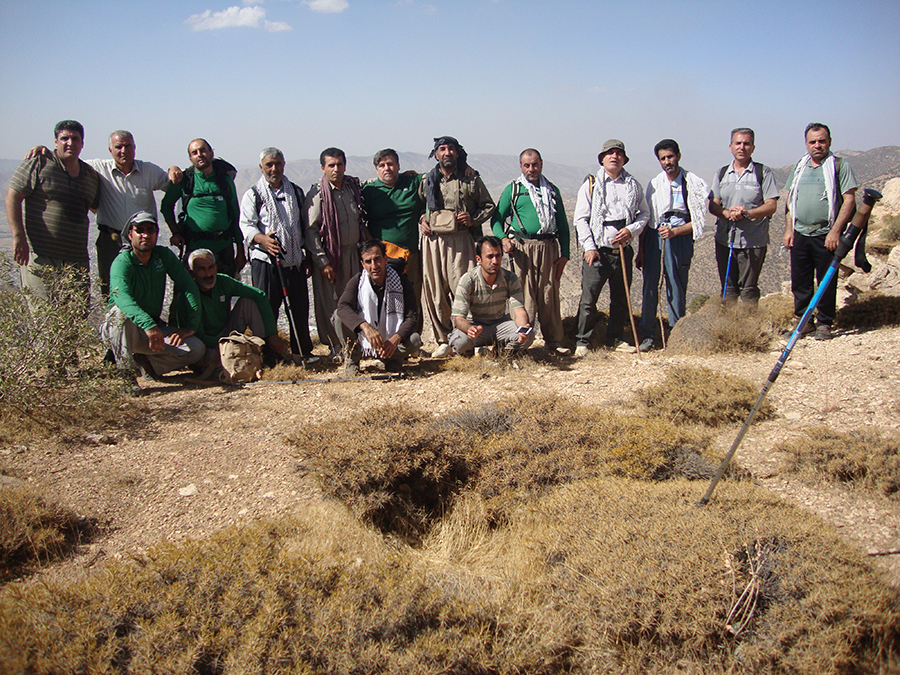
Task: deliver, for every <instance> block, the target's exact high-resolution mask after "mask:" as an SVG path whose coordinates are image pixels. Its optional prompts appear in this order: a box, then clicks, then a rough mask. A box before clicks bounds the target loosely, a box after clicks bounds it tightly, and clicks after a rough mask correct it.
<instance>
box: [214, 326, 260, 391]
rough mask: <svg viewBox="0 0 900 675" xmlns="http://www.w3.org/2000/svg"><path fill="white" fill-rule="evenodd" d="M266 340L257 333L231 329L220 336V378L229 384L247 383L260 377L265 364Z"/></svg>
mask: <svg viewBox="0 0 900 675" xmlns="http://www.w3.org/2000/svg"><path fill="white" fill-rule="evenodd" d="M265 344H266V341H265V340H263V339H262V338H261V337H256V336H255V335H244V334H243V333H238V332H237V331H231V335H226V336H225V337H223V338H219V360H220V361H221V362H222V368H223V370H224V372H223V373H222V375H221V377H220V379H221V380H222V381H223V382H225V383H227V384H245V383H247V382H253V381H254V380H258V379H259V378H260V375H261V373H260V371H261V370H262V366H263V346H264V345H265Z"/></svg>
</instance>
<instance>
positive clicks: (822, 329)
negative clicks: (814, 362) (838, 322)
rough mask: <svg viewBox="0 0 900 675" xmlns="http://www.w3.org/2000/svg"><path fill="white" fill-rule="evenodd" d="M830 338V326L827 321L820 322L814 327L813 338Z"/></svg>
mask: <svg viewBox="0 0 900 675" xmlns="http://www.w3.org/2000/svg"><path fill="white" fill-rule="evenodd" d="M830 339H831V326H829V325H828V324H827V323H820V324H819V325H818V326H817V327H816V334H815V335H813V340H830Z"/></svg>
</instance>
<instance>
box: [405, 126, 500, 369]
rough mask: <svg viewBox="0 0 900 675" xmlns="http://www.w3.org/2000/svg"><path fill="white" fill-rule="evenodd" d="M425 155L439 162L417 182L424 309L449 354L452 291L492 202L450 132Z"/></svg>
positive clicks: (439, 352)
mask: <svg viewBox="0 0 900 675" xmlns="http://www.w3.org/2000/svg"><path fill="white" fill-rule="evenodd" d="M429 157H434V158H435V159H436V160H437V164H436V165H435V167H434V168H433V169H432V170H431V171H430V172H428V174H427V175H426V176H425V179H424V180H423V181H422V182H421V183H420V184H419V194H420V196H421V197H422V199H423V200H424V201H425V207H426V212H425V216H424V217H423V220H422V221H421V224H420V228H419V229H420V231H421V232H422V276H423V284H422V311H423V312H424V313H425V315H426V316H427V317H428V319H429V321H430V323H431V329H432V331H433V333H434V339H435V342H437V343H438V348H437V349H436V350H435V352H434V354H432V356H435V357H442V356H447V355H449V354H450V345H449V344H448V338H449V335H450V331H451V330H453V325H452V323H451V308H452V302H453V294H454V293H455V292H456V287H457V285H458V284H459V280H460V279H461V278H462V276H463V275H464V274H465V273H466V272H468V271H469V270H470V269H471V268H472V267H474V266H475V239H477V238H479V237H480V236H481V224H482V223H483V222H484V221H486V220H488V219H489V218H490V217H491V214H492V213H493V212H494V200H493V199H492V198H491V195H490V193H489V192H488V190H487V188H486V187H485V186H484V183H483V182H482V180H481V178H479V177H478V176H467V175H466V167H467V164H466V157H467V155H466V151H465V149H463V147H462V146H461V145H460V144H459V141H457V140H456V139H455V138H453V137H452V136H440V137H438V138H435V139H434V148H433V149H432V151H431V154H430V155H429Z"/></svg>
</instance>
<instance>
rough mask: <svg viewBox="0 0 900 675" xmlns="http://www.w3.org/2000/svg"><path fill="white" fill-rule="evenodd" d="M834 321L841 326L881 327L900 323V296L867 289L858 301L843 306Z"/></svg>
mask: <svg viewBox="0 0 900 675" xmlns="http://www.w3.org/2000/svg"><path fill="white" fill-rule="evenodd" d="M834 322H835V323H836V324H837V325H838V326H840V327H841V328H880V327H882V326H897V325H900V297H897V296H892V295H882V294H881V293H878V292H877V291H866V292H864V293H861V294H860V295H859V298H858V299H857V301H856V302H852V303H850V304H849V305H844V306H843V307H841V308H840V309H839V310H838V311H837V314H836V315H835V318H834Z"/></svg>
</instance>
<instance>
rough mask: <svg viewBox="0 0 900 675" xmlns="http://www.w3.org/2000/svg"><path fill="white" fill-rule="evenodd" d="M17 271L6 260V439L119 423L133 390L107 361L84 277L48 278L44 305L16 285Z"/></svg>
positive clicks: (2, 328) (2, 427)
mask: <svg viewBox="0 0 900 675" xmlns="http://www.w3.org/2000/svg"><path fill="white" fill-rule="evenodd" d="M13 269H14V268H13V264H12V261H11V260H10V259H9V258H8V257H7V256H5V255H0V280H2V282H0V439H4V440H7V441H9V440H14V439H17V438H19V437H21V436H24V435H28V434H36V435H43V436H50V435H58V434H60V433H65V431H66V430H67V429H68V430H73V429H74V430H76V431H77V430H78V429H82V428H84V427H86V426H89V425H94V424H116V423H118V419H119V418H121V417H122V412H121V410H120V406H121V405H122V404H123V403H124V401H125V393H126V391H127V384H126V382H125V381H124V380H123V379H122V378H121V377H119V376H118V375H116V374H115V371H114V369H112V368H111V367H110V366H109V364H107V363H105V362H104V361H103V353H104V351H105V349H104V348H103V347H102V346H101V344H100V339H99V336H98V334H97V331H96V329H95V328H94V327H92V326H91V325H90V324H89V323H88V316H87V311H86V307H87V298H85V294H84V290H83V289H84V278H83V273H80V272H78V271H76V270H67V271H64V272H63V271H61V272H57V273H54V274H49V275H48V277H47V278H46V279H45V282H46V284H47V287H48V293H49V295H50V297H51V298H54V299H55V300H54V301H53V302H44V301H42V300H40V299H39V298H29V296H28V295H27V294H26V293H25V292H23V291H22V290H21V289H20V288H18V287H16V286H14V285H13V284H12V283H10V281H9V280H10V279H11V278H12V276H13V274H14V271H13ZM29 299H31V301H32V302H31V307H29V302H28V301H29ZM132 404H133V403H132Z"/></svg>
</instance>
